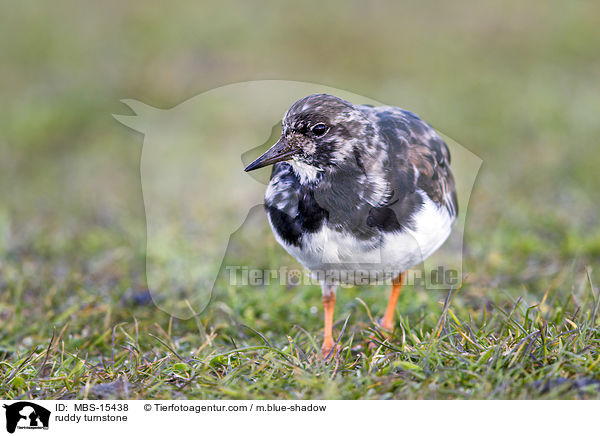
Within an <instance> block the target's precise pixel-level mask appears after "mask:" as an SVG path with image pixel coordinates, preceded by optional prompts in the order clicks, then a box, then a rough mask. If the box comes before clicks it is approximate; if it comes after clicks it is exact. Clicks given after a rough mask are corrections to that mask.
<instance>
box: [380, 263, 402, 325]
mask: <svg viewBox="0 0 600 436" xmlns="http://www.w3.org/2000/svg"><path fill="white" fill-rule="evenodd" d="M405 277H406V273H405V272H403V273H402V274H400V275H399V276H398V277H396V278H395V279H394V280H393V281H392V294H391V295H390V299H389V300H388V304H387V307H386V309H385V315H383V318H382V320H381V322H380V323H379V324H380V325H381V327H383V328H384V329H386V330H392V329H393V327H394V312H395V311H396V303H397V302H398V297H399V296H400V292H401V291H402V283H404V278H405Z"/></svg>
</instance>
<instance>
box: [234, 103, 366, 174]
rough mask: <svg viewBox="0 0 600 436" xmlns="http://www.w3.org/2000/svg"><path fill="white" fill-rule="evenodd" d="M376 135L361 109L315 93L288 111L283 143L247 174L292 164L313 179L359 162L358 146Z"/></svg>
mask: <svg viewBox="0 0 600 436" xmlns="http://www.w3.org/2000/svg"><path fill="white" fill-rule="evenodd" d="M372 134H373V127H372V125H371V123H370V121H369V120H368V119H367V117H366V116H365V115H364V113H363V112H362V111H361V110H360V109H359V108H358V107H357V106H355V105H353V104H352V103H350V102H348V101H346V100H342V99H341V98H338V97H335V96H333V95H329V94H311V95H309V96H307V97H304V98H301V99H300V100H298V101H297V102H295V103H294V104H293V105H292V106H291V107H290V108H289V109H288V111H287V112H286V113H285V115H284V117H283V121H282V132H281V137H280V138H279V141H277V143H276V144H275V145H273V146H272V147H271V148H269V149H268V150H267V151H266V152H265V153H264V154H262V155H261V156H259V157H258V158H257V159H256V160H255V161H254V162H252V163H251V164H250V165H248V166H247V167H246V169H245V171H252V170H255V169H258V168H262V167H265V166H267V165H272V164H274V163H276V162H283V161H289V163H290V164H291V165H292V167H293V168H294V169H295V170H296V171H297V172H298V173H300V174H301V175H304V176H306V178H307V179H311V177H314V175H316V174H317V173H318V172H322V171H333V170H335V169H336V168H339V167H341V166H343V165H344V164H345V163H346V162H350V161H352V162H355V161H356V153H357V152H358V149H357V147H361V148H362V147H364V146H365V145H366V144H367V143H368V142H369V138H370V136H372Z"/></svg>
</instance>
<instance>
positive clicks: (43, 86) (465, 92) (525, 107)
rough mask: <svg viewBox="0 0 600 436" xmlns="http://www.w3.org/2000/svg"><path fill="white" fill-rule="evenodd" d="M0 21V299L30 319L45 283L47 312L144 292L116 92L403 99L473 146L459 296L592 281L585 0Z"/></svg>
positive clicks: (133, 189) (595, 60)
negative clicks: (312, 89) (229, 89)
mask: <svg viewBox="0 0 600 436" xmlns="http://www.w3.org/2000/svg"><path fill="white" fill-rule="evenodd" d="M0 17H2V18H0V20H1V26H0V48H1V49H0V50H1V51H0V52H1V53H2V61H1V62H0V79H1V80H0V101H1V102H2V104H1V105H0V198H1V200H0V275H1V277H0V292H2V293H6V292H18V295H19V297H20V298H22V299H23V301H26V302H28V304H29V306H28V309H24V310H28V311H30V312H27V313H29V315H30V316H44V315H43V313H40V311H39V307H38V309H37V310H36V309H35V307H34V306H36V305H37V304H40V303H39V302H40V300H41V299H43V298H45V296H47V295H60V296H61V297H60V298H61V301H62V302H63V303H64V306H62V307H61V308H60V309H57V310H58V311H61V310H66V309H65V307H71V306H77V304H78V300H77V299H76V298H74V297H73V295H82V294H85V295H88V294H94V295H102V296H106V295H113V296H114V295H119V296H120V295H122V294H126V293H127V292H129V290H131V289H143V288H144V286H145V284H144V248H145V231H146V230H145V219H144V206H143V201H142V193H141V184H140V174H139V162H140V154H141V147H142V141H143V137H142V136H141V135H140V134H138V133H136V132H134V131H132V130H130V129H128V128H126V127H124V126H123V125H121V124H119V123H118V122H117V121H116V120H115V119H113V118H112V116H111V114H113V113H120V114H129V113H130V112H129V109H127V108H126V107H125V106H124V105H123V104H121V103H120V102H119V100H120V99H123V98H133V99H137V100H140V101H143V102H145V103H147V104H149V105H152V106H156V107H160V108H170V107H172V106H175V105H177V104H179V103H181V102H182V101H184V100H186V99H188V98H191V97H193V96H195V95H197V94H199V93H201V92H204V91H206V90H209V89H211V88H215V87H218V86H222V85H225V84H229V83H232V82H238V81H248V80H257V79H285V80H297V81H303V82H314V83H320V84H325V85H328V86H332V87H336V88H341V89H347V90H349V91H351V92H354V93H356V94H360V95H364V96H368V97H370V98H373V99H374V100H378V101H382V102H385V103H387V104H391V105H397V106H401V107H403V108H406V109H409V110H412V111H414V112H416V113H418V114H419V115H421V116H422V117H423V118H424V119H426V120H427V121H428V122H430V123H431V124H432V125H433V126H434V127H435V128H436V129H438V130H439V131H441V132H443V133H444V134H446V135H448V136H449V137H451V138H453V139H454V140H455V141H457V142H458V143H460V144H462V145H464V146H465V147H467V148H468V149H470V150H471V151H473V152H474V153H475V154H477V155H478V156H479V157H481V158H482V159H483V162H484V163H483V167H482V169H481V172H480V175H479V178H478V181H477V184H476V187H475V191H474V192H473V196H472V198H471V203H470V206H469V207H470V212H469V215H468V218H467V225H466V233H467V263H468V268H467V269H468V270H469V279H468V280H469V282H470V283H471V288H470V292H471V294H470V295H472V296H477V295H479V296H485V295H486V293H489V292H495V291H493V290H490V289H496V290H497V289H498V287H508V288H510V287H511V286H512V287H513V288H512V291H514V292H516V293H519V292H526V291H525V290H523V288H522V287H521V284H522V283H528V282H532V283H533V285H532V288H531V289H530V291H531V292H532V293H533V294H534V295H538V296H539V295H541V294H543V291H544V290H545V286H546V284H547V283H548V282H549V281H550V280H553V279H554V278H555V277H556V275H557V274H559V273H560V274H567V275H569V274H571V275H573V276H574V277H580V276H581V275H582V274H583V267H585V266H588V267H592V277H593V278H595V281H596V283H597V282H598V281H600V276H599V275H598V270H597V269H593V268H594V267H596V266H597V260H598V258H599V257H600V227H599V226H598V206H597V201H598V182H599V180H598V168H600V153H599V152H598V149H599V148H598V147H599V145H600V144H599V143H598V142H599V138H600V122H599V108H600V80H599V79H600V26H599V25H598V19H599V17H600V2H593V1H589V2H586V1H571V2H564V1H541V0H540V1H508V0H507V1H499V2H476V1H454V2H417V1H411V2H406V1H402V2H393V1H387V2H373V3H366V2H359V1H349V2H323V1H308V2H302V3H300V2H294V3H287V2H285V3H284V2H279V3H278V2H260V1H257V2H241V1H238V2H218V3H212V2H192V1H178V0H173V1H170V2H166V3H164V2H163V3H160V2H133V1H103V2H65V1H53V2H36V1H20V2H13V3H11V4H9V3H8V2H3V3H2V5H1V6H0ZM463 207H464V206H463ZM268 244H269V246H273V245H274V243H273V242H272V241H269V242H268ZM565 271H566V272H565ZM539 280H541V282H539ZM538 282H539V283H538ZM575 282H577V281H575ZM575 282H574V283H575ZM540 283H541V284H540ZM542 284H543V286H542ZM570 286H575V285H565V288H564V290H565V292H567V293H568V292H569V289H570ZM14 289H20V291H14ZM316 295H318V294H316ZM78 298H79V297H78ZM112 298H114V297H112ZM315 301H318V296H315ZM382 304H383V303H382ZM105 310H109V311H110V310H111V309H106V308H105ZM299 310H303V309H299ZM102 316H104V315H102ZM106 316H107V317H110V314H108V315H106ZM156 316H159V315H156ZM160 316H162V315H160ZM312 316H313V317H314V318H315V320H314V321H315V323H317V321H318V319H319V318H318V316H317V315H312ZM25 319H27V317H26V316H24V315H23V314H20V313H16V314H15V312H14V308H12V307H11V306H10V304H8V303H7V304H5V305H4V306H2V310H0V325H2V324H4V327H5V328H4V343H5V344H11V345H15V346H16V345H17V344H20V343H21V341H22V340H23V338H27V337H29V336H31V335H32V334H33V333H32V332H31V331H28V330H27V328H25V326H23V320H25ZM52 323H55V321H52ZM52 323H50V322H48V327H47V329H46V331H45V332H44V331H42V332H38V333H36V334H39V338H40V339H39V340H40V341H41V342H43V341H46V339H47V337H48V336H49V334H50V333H49V332H50V331H51V328H52V327H51V325H50V324H52ZM42 325H44V324H43V323H42ZM108 325H109V324H107V326H108ZM265 325H268V323H266V324H265ZM44 335H46V336H44ZM34 342H35V340H34Z"/></svg>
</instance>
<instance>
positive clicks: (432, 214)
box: [269, 191, 454, 274]
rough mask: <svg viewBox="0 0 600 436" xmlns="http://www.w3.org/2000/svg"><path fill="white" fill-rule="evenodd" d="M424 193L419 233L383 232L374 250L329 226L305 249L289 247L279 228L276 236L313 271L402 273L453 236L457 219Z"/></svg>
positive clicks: (307, 239) (417, 225) (308, 241)
mask: <svg viewBox="0 0 600 436" xmlns="http://www.w3.org/2000/svg"><path fill="white" fill-rule="evenodd" d="M420 194H421V195H422V197H423V199H424V202H423V206H422V208H421V209H420V210H419V211H418V212H417V213H416V214H415V216H414V218H413V219H414V222H415V230H409V229H407V230H405V231H402V232H392V233H382V236H381V238H382V239H383V240H382V241H381V244H379V247H377V248H373V247H372V242H371V243H369V242H364V241H361V240H359V239H357V238H355V237H354V236H352V235H351V234H349V233H343V232H339V231H336V230H334V229H332V228H330V227H328V226H326V225H325V226H323V228H322V229H321V230H320V231H318V232H315V233H310V234H307V235H305V236H304V237H303V244H302V247H295V246H291V245H289V244H286V243H285V241H283V240H282V239H281V238H279V237H278V235H277V232H276V231H275V229H274V232H273V233H274V234H275V237H276V238H277V241H278V242H279V243H280V244H281V245H282V246H283V247H284V248H285V249H286V251H287V252H288V253H290V254H291V255H292V256H294V257H295V258H296V259H298V261H299V262H300V263H302V265H304V266H305V267H306V268H308V269H309V270H311V271H313V272H317V273H322V272H325V273H327V271H329V270H338V271H342V270H344V271H356V270H362V271H373V272H375V273H377V274H379V273H383V272H385V271H396V272H397V273H399V272H402V271H406V270H407V269H409V268H412V267H414V266H416V265H418V264H420V263H421V262H423V260H425V259H426V258H427V257H429V256H430V255H431V254H433V253H434V252H435V251H436V250H437V249H438V248H439V247H440V246H441V245H442V244H443V243H444V241H445V240H446V239H447V238H448V236H449V235H450V231H451V227H452V222H453V220H454V218H453V217H452V216H451V215H450V214H449V213H448V211H447V210H446V208H444V207H441V208H440V207H438V206H437V205H436V204H435V203H434V202H433V201H432V200H430V199H429V197H428V196H427V195H426V194H425V193H424V192H422V191H421V192H420ZM269 222H270V221H269ZM271 227H273V225H272V224H271Z"/></svg>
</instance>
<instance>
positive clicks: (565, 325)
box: [0, 246, 600, 399]
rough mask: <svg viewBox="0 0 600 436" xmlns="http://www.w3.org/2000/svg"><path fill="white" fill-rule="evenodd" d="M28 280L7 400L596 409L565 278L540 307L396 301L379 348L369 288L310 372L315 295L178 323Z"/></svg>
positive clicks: (477, 299)
mask: <svg viewBox="0 0 600 436" xmlns="http://www.w3.org/2000/svg"><path fill="white" fill-rule="evenodd" d="M270 250H277V247H275V246H272V247H271V248H270ZM117 264H118V262H116V263H115V264H113V265H108V266H106V265H105V268H108V271H110V270H111V268H115V267H117ZM34 265H35V263H24V264H23V267H24V268H25V269H27V274H24V273H23V271H21V273H17V271H13V272H14V274H13V275H12V279H10V278H8V279H6V277H10V274H8V275H7V274H4V277H5V280H7V281H6V282H5V283H4V290H5V291H4V292H3V294H2V297H1V298H0V317H1V319H2V324H3V329H2V333H1V336H0V344H3V345H2V348H0V352H1V353H2V362H0V381H1V383H0V397H2V398H6V399H17V398H45V399H57V398H79V399H97V398H163V399H167V398H172V399H219V398H229V399H249V398H253V399H257V398H263V399H268V398H278V399H316V398H323V399H338V398H344V399H358V398H361V399H384V398H396V399H420V398H428V399H431V398H437V399H446V398H464V399H467V398H479V399H491V398H496V399H509V398H510V399H515V398H521V399H526V398H545V399H546V398H547V399H550V398H562V399H564V398H600V365H599V363H600V353H599V350H600V330H599V326H600V298H599V296H598V291H597V287H595V285H594V283H593V280H592V276H591V274H590V273H589V271H588V270H582V271H579V270H578V268H577V267H575V266H572V267H570V268H568V269H565V270H563V271H561V272H560V273H559V274H557V275H554V276H553V277H552V279H551V280H550V281H549V282H548V284H547V286H546V289H545V291H544V293H543V294H540V295H539V297H538V296H537V294H536V293H535V292H533V293H531V290H530V288H535V287H536V286H538V285H540V284H542V282H544V280H542V281H541V282H540V280H539V279H537V280H534V281H533V282H532V280H531V279H529V280H527V279H525V280H524V283H522V286H518V287H517V288H516V290H517V291H516V292H515V289H511V287H508V288H507V289H486V291H485V293H486V294H487V295H485V296H480V295H478V294H479V292H480V291H478V290H477V285H476V283H477V280H472V279H468V280H467V281H466V282H465V283H464V284H463V285H462V287H461V288H460V289H456V290H453V291H451V292H449V293H448V294H442V293H440V292H431V291H424V290H417V289H413V288H411V287H407V288H406V289H405V290H404V291H403V294H402V295H401V299H400V303H399V308H398V315H399V316H398V319H397V322H396V323H395V328H394V332H393V335H392V337H387V336H386V335H385V333H384V332H381V331H380V330H379V329H378V327H377V324H376V322H375V321H374V320H373V318H372V317H373V316H374V315H373V314H374V313H381V312H382V310H383V307H384V304H385V299H386V295H385V290H384V289H368V288H364V289H343V290H341V291H340V293H339V298H338V311H337V316H336V320H337V323H336V326H335V331H336V334H337V335H339V336H338V337H339V342H340V344H341V346H342V351H341V352H340V353H339V355H338V356H337V357H336V358H335V359H332V360H330V361H328V362H324V361H323V360H322V359H321V358H320V357H319V356H318V355H317V353H316V351H315V350H318V349H319V347H320V341H321V336H320V335H321V333H322V330H321V322H322V319H321V313H320V293H319V290H318V288H315V287H298V288H295V289H285V288H281V287H280V286H276V285H270V286H268V287H266V288H246V289H244V287H238V288H235V287H229V289H227V290H225V292H217V295H216V296H215V299H214V301H213V302H212V303H211V305H210V306H209V308H208V310H207V312H206V313H203V314H201V315H199V316H198V317H196V318H192V319H190V320H187V321H182V320H178V319H174V318H172V317H169V316H168V315H167V314H166V313H164V312H161V311H160V310H158V309H156V308H155V307H154V305H153V304H152V302H151V301H150V298H149V296H148V294H147V291H144V290H137V291H134V290H132V289H131V288H129V287H128V283H127V279H126V278H125V277H116V278H115V283H114V284H112V285H110V286H102V285H101V284H100V285H99V284H97V283H94V282H93V279H89V278H87V277H86V276H83V275H82V276H79V277H76V276H71V277H67V278H66V279H65V281H64V282H63V283H61V284H51V283H49V284H48V285H47V286H48V287H47V288H46V292H44V296H43V298H42V299H38V298H37V294H36V291H35V289H36V288H37V287H38V286H46V285H45V284H44V283H45V280H46V277H45V274H48V272H47V271H46V272H44V271H37V270H36V269H35V266H34ZM15 269H16V268H15ZM4 272H5V273H6V272H7V268H6V266H5V268H4ZM103 273H104V274H106V273H107V270H104V271H103ZM117 273H118V272H117ZM544 285H545V284H544ZM565 289H568V290H566V291H565ZM516 295H519V296H516ZM523 295H525V296H523ZM314 308H319V310H318V313H315V309H314ZM311 309H312V310H311ZM371 336H374V337H375V342H376V343H377V345H378V346H377V347H376V348H375V349H370V348H369V347H368V346H366V345H367V343H368V341H369V338H370V337H371Z"/></svg>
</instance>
